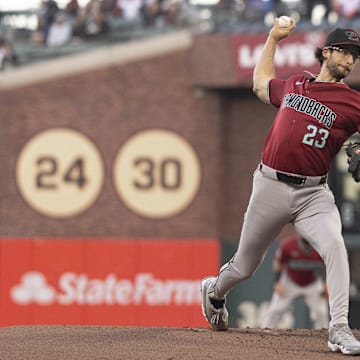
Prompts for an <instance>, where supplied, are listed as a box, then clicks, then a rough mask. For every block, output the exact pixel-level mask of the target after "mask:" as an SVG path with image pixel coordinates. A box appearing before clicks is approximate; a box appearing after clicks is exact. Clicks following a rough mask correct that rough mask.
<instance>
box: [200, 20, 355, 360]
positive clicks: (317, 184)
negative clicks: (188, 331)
mask: <svg viewBox="0 0 360 360" xmlns="http://www.w3.org/2000/svg"><path fill="white" fill-rule="evenodd" d="M283 23H284V22H283ZM285 23H286V24H285V26H284V25H283V24H282V25H281V23H279V19H275V20H274V25H273V27H272V28H271V30H270V32H269V35H268V37H267V39H266V42H265V44H264V47H263V49H262V52H261V54H260V57H259V60H258V61H257V63H256V65H255V68H254V72H253V91H254V93H255V94H256V96H257V97H258V98H259V99H260V100H261V101H263V102H264V103H267V104H272V105H273V106H275V107H276V108H277V109H278V111H277V114H276V117H275V120H274V121H273V124H272V126H271V129H270V131H269V133H268V135H267V137H266V140H265V144H264V147H263V149H262V154H261V162H260V164H259V166H258V167H257V169H256V170H255V172H254V176H253V187H252V193H251V196H250V200H249V204H248V207H247V210H246V213H245V217H244V222H243V227H242V230H241V236H240V240H239V245H238V248H237V251H236V253H235V254H234V256H233V257H232V259H231V260H230V261H229V262H228V263H226V264H225V265H223V266H222V267H221V269H220V272H219V274H218V276H217V277H214V276H210V277H207V278H205V279H203V281H202V282H201V292H202V310H203V314H204V315H205V318H206V319H207V321H208V322H209V323H210V324H211V326H212V328H213V329H214V330H218V331H219V330H226V329H227V328H228V326H229V322H228V317H229V314H228V311H227V309H226V306H225V301H226V295H227V293H228V292H229V291H230V290H231V289H232V288H233V287H234V286H235V285H237V284H239V283H240V282H242V281H243V280H245V279H248V278H250V277H251V276H252V275H253V274H254V272H255V271H256V269H257V267H258V266H259V265H260V264H261V262H262V260H263V258H264V256H265V254H266V251H267V249H268V247H269V246H270V244H271V243H272V241H273V240H274V239H275V238H276V236H277V235H278V234H279V233H280V231H281V230H282V228H283V227H284V226H285V225H286V224H288V223H292V224H293V225H294V227H295V230H296V232H298V233H299V234H300V235H301V236H304V237H305V238H306V239H307V240H308V241H309V242H310V243H311V245H312V246H313V247H314V249H315V250H316V251H317V252H318V253H319V254H320V255H321V257H322V259H323V260H324V263H325V266H326V283H327V288H328V292H329V313H330V323H329V336H328V342H327V345H328V348H329V350H331V351H334V352H336V351H341V352H342V353H343V354H345V355H360V341H358V340H357V339H356V338H355V336H354V335H353V333H352V331H351V329H350V328H349V288H350V270H349V262H348V255H347V251H346V247H345V243H344V238H343V236H342V225H341V217H340V214H339V211H338V208H337V206H336V204H335V199H334V194H333V193H332V191H331V189H330V188H329V186H328V185H327V173H328V171H329V168H330V164H331V162H332V160H333V159H334V158H335V156H336V154H337V153H338V152H339V151H340V150H341V148H342V146H343V145H344V143H345V141H346V140H347V139H349V138H350V137H351V136H352V135H353V134H355V133H356V132H360V93H359V92H358V91H356V90H354V89H351V88H350V87H349V86H348V85H347V84H345V82H344V79H345V78H346V77H347V76H348V75H350V73H351V72H352V71H353V69H354V68H355V64H356V63H357V62H358V61H359V59H360V38H359V35H358V34H357V32H356V31H354V30H352V29H343V28H336V29H334V30H333V31H331V32H330V33H329V34H328V36H327V38H326V41H325V43H324V44H323V45H322V46H321V47H319V48H317V49H316V51H315V57H316V59H317V60H318V61H319V64H320V72H319V74H318V75H313V74H308V73H303V74H297V75H294V76H291V77H290V78H289V79H287V80H283V79H278V78H276V73H275V52H276V49H277V46H278V45H279V43H280V42H281V41H282V40H283V39H285V38H286V37H287V36H289V34H290V33H291V32H292V31H293V30H294V29H295V27H296V21H295V20H294V19H289V20H288V21H285ZM239 121H240V120H239ZM244 121H246V119H245V120H244ZM254 135H256V134H254ZM359 151H360V149H359ZM358 155H359V154H357V155H356V156H355V155H353V157H352V159H351V160H353V159H354V160H355V161H356V162H357V157H358ZM351 162H352V161H350V163H351ZM355 165H356V164H355ZM358 165H359V164H358ZM351 169H353V171H355V169H356V171H357V169H358V166H354V167H351V168H350V166H349V167H348V170H349V171H350V170H351ZM353 175H356V176H355V177H354V179H355V178H356V179H358V180H359V182H360V176H359V177H358V174H355V172H354V173H353Z"/></svg>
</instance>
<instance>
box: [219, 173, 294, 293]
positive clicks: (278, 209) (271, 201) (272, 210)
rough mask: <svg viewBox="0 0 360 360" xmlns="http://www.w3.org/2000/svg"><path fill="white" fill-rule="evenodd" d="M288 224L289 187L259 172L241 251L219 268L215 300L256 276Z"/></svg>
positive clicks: (240, 245) (245, 219)
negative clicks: (270, 249)
mask: <svg viewBox="0 0 360 360" xmlns="http://www.w3.org/2000/svg"><path fill="white" fill-rule="evenodd" d="M289 221H290V217H289V196H288V187H287V185H286V184H283V183H281V182H279V181H274V180H271V179H269V178H266V177H264V176H263V175H262V174H261V173H260V172H259V171H257V172H256V173H255V176H254V185H253V192H252V195H251V197H250V202H249V205H248V209H247V211H246V214H245V218H244V224H243V228H242V232H241V236H240V241H239V245H238V249H237V251H236V253H235V255H234V256H233V258H232V259H231V260H230V261H229V262H228V263H227V264H225V265H224V266H223V267H222V268H221V269H220V273H219V275H218V278H217V281H216V283H215V285H214V289H213V291H214V292H213V294H214V297H215V298H217V299H221V298H223V297H224V296H225V295H226V293H227V292H228V291H229V290H230V289H231V288H232V287H234V286H235V285H236V284H237V283H239V282H240V281H242V280H244V279H247V278H249V277H250V276H251V275H252V274H253V273H254V271H255V270H256V268H257V267H258V266H259V264H260V263H261V261H262V259H263V257H264V255H265V253H266V250H267V249H268V247H269V245H270V243H271V242H272V241H273V240H274V238H275V237H276V235H277V234H278V233H279V232H280V230H281V229H282V228H283V226H284V225H285V224H287V223H288V222H289Z"/></svg>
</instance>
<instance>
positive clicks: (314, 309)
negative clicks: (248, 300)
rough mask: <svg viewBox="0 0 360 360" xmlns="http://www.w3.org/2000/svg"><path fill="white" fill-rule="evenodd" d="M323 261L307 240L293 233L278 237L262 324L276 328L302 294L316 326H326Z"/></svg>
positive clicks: (327, 320)
mask: <svg viewBox="0 0 360 360" xmlns="http://www.w3.org/2000/svg"><path fill="white" fill-rule="evenodd" d="M323 270H324V263H323V261H322V259H321V257H320V255H319V254H318V253H317V252H316V251H315V250H314V249H313V247H312V246H311V245H310V244H309V242H308V241H307V240H306V239H305V238H303V237H302V236H300V235H298V234H296V235H294V236H291V237H288V238H286V239H284V240H282V241H281V243H280V245H279V247H278V249H277V251H276V254H275V258H274V261H273V271H274V277H275V284H274V293H273V296H272V298H271V302H270V307H269V311H268V313H267V315H266V317H265V319H264V322H263V324H262V326H263V327H265V328H277V327H278V326H279V323H280V321H281V319H282V317H283V315H284V314H285V313H286V312H287V311H288V310H289V309H290V306H291V305H292V303H293V302H294V301H295V300H296V299H297V298H298V297H304V301H305V304H306V305H307V306H308V308H309V311H310V319H311V321H312V323H313V327H314V328H315V329H322V328H327V327H328V323H329V312H328V302H327V288H326V283H325V281H324V279H323V277H324V274H323Z"/></svg>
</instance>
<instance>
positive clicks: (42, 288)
mask: <svg viewBox="0 0 360 360" xmlns="http://www.w3.org/2000/svg"><path fill="white" fill-rule="evenodd" d="M10 294H11V298H12V299H13V301H14V302H15V303H17V304H19V305H29V304H31V303H37V304H39V305H49V304H51V303H53V302H54V300H55V290H54V289H53V288H52V287H51V286H49V285H48V284H47V283H46V278H45V276H44V275H43V274H42V273H39V272H37V271H31V272H28V273H26V274H24V275H23V276H22V278H21V281H20V284H19V285H16V286H14V287H13V288H12V289H11V291H10Z"/></svg>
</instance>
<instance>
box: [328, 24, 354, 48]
mask: <svg viewBox="0 0 360 360" xmlns="http://www.w3.org/2000/svg"><path fill="white" fill-rule="evenodd" d="M336 45H353V46H357V47H359V48H360V35H359V34H358V33H357V32H356V31H355V30H352V29H344V28H336V29H335V30H333V31H331V32H330V33H329V34H328V36H327V38H326V42H325V47H326V46H336ZM359 50H360V49H359Z"/></svg>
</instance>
